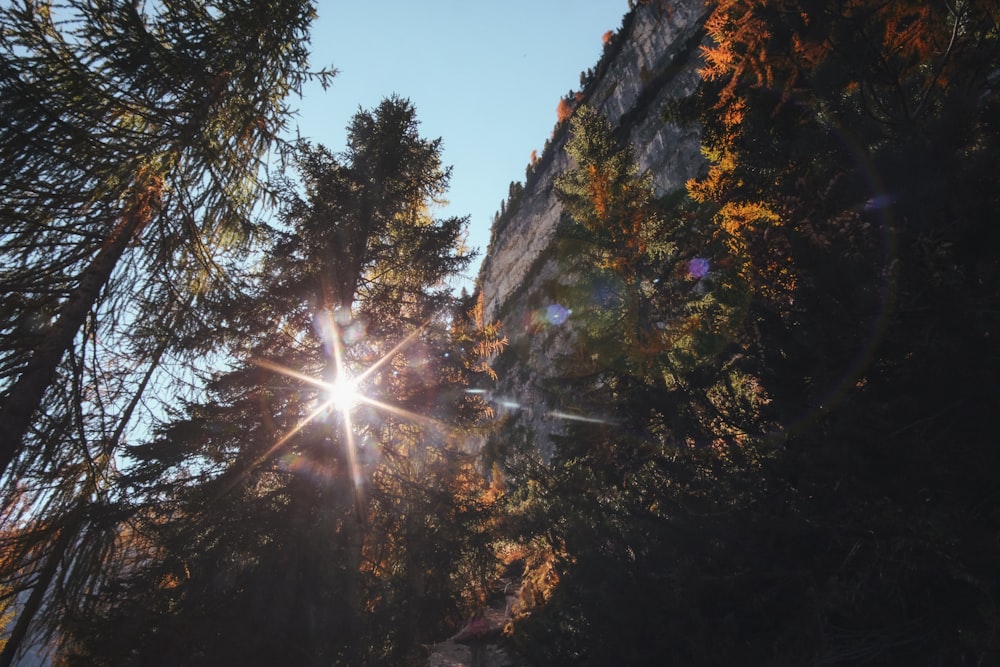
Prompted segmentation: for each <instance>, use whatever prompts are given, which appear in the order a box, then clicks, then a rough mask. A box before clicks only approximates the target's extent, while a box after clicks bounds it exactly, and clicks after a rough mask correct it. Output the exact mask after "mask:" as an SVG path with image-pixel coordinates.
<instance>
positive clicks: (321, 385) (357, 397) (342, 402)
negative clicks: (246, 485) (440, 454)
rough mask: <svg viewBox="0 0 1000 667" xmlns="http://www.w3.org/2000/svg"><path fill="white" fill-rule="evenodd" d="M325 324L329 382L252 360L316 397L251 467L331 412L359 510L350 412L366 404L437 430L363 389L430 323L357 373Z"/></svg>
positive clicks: (424, 419)
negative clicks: (307, 410)
mask: <svg viewBox="0 0 1000 667" xmlns="http://www.w3.org/2000/svg"><path fill="white" fill-rule="evenodd" d="M327 324H329V326H324V327H323V330H324V331H325V332H327V336H329V337H330V338H331V340H328V341H326V343H327V349H328V350H329V351H330V356H331V357H332V361H333V378H332V379H331V380H325V379H321V378H317V377H314V376H311V375H309V374H307V373H303V372H301V371H298V370H295V369H293V368H288V367H287V366H284V365H282V364H278V363H275V362H273V361H270V360H268V359H254V360H252V363H254V364H255V365H257V366H259V367H261V368H265V369H267V370H271V371H274V372H277V373H281V374H283V375H286V376H288V377H291V378H294V379H296V380H300V381H302V382H304V383H306V384H308V385H311V386H313V387H316V388H317V389H318V390H319V397H320V398H319V400H318V404H317V406H316V407H315V409H313V410H312V411H311V412H310V413H309V414H307V415H306V416H305V417H303V418H302V419H301V420H299V422H298V423H297V424H296V425H295V426H294V427H293V428H292V429H290V430H289V431H288V432H287V433H285V434H284V435H282V436H281V438H279V439H278V440H277V441H276V442H275V443H274V444H273V445H272V446H271V447H270V448H268V450H267V451H266V452H264V453H263V454H262V455H261V456H260V457H258V458H257V460H256V461H255V463H254V466H253V467H256V466H258V465H260V464H262V463H263V462H264V461H266V460H267V459H269V458H270V457H271V456H273V455H274V454H275V452H277V451H278V450H279V449H281V447H283V446H284V445H285V444H286V443H287V442H288V441H289V440H291V439H292V437H294V436H295V434H297V433H298V432H300V431H301V430H302V429H303V428H305V427H306V426H307V425H309V424H310V423H311V422H313V421H315V420H316V419H319V418H321V417H324V416H326V415H329V414H330V413H331V412H335V413H336V414H338V415H339V419H338V421H339V422H340V425H341V429H342V432H343V437H344V442H345V444H346V450H347V457H348V465H349V466H350V472H351V479H352V481H353V483H354V488H355V497H356V499H357V502H358V507H359V511H360V506H361V500H362V498H361V487H362V481H363V477H362V471H361V466H360V465H359V463H358V448H357V444H356V442H355V434H354V431H355V429H354V422H353V419H352V413H353V412H354V410H355V408H357V407H358V406H361V405H368V406H371V407H373V408H375V409H377V410H382V411H384V412H387V413H390V414H393V415H395V416H397V417H401V418H403V419H406V420H409V421H413V422H417V423H421V424H425V425H432V426H438V427H441V425H440V424H439V423H438V422H437V421H436V420H434V419H431V418H428V417H426V416H424V415H418V414H416V413H414V412H411V411H409V410H406V409H404V408H401V407H399V406H396V405H391V404H389V403H385V402H384V401H380V400H378V399H376V398H374V397H372V396H369V395H367V394H366V393H365V389H364V386H365V383H366V382H367V381H368V380H369V379H370V378H371V377H372V376H373V375H374V374H375V373H376V372H377V371H378V370H379V369H381V368H382V367H383V366H385V365H386V364H387V363H389V362H390V361H391V360H392V359H393V358H394V357H396V355H398V354H399V353H400V352H402V351H404V350H405V349H406V348H407V347H408V346H409V345H411V344H412V343H413V342H414V341H416V340H417V338H418V337H419V336H420V334H421V333H422V332H423V331H424V330H425V329H426V328H427V327H428V326H429V324H430V322H429V321H428V322H425V323H424V324H423V325H421V326H420V327H418V328H417V329H415V330H414V331H413V332H411V333H410V334H409V335H407V336H406V337H405V338H403V339H402V340H401V341H400V342H399V343H397V344H396V345H395V346H393V347H392V349H390V350H389V351H388V352H386V353H385V354H383V355H381V356H380V357H379V358H378V359H377V360H376V361H375V362H373V363H372V364H370V365H369V366H367V367H366V368H364V369H363V370H361V372H358V373H352V372H351V370H350V369H349V368H348V367H347V363H346V361H345V359H344V342H343V340H342V339H341V335H340V333H339V332H340V329H339V327H338V326H337V325H336V324H334V323H333V322H328V323H327Z"/></svg>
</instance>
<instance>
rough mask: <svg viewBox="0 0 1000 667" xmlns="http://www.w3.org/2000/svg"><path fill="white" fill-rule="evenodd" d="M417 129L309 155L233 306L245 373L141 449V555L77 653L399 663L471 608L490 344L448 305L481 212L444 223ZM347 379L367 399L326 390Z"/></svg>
mask: <svg viewBox="0 0 1000 667" xmlns="http://www.w3.org/2000/svg"><path fill="white" fill-rule="evenodd" d="M417 129H418V127H417V121H416V117H415V112H414V109H413V106H412V105H411V104H410V103H409V102H408V101H406V100H401V99H398V98H391V99H388V100H385V101H384V102H383V103H382V104H381V105H379V107H377V108H376V109H375V110H373V111H371V112H367V111H361V112H359V113H358V114H357V115H356V116H355V117H354V119H353V121H352V123H351V125H350V127H349V128H348V147H347V150H346V151H345V152H344V153H343V154H340V155H337V154H334V153H332V152H330V151H329V150H328V149H326V148H323V147H321V146H319V147H316V146H311V145H308V144H304V143H303V144H302V145H300V147H299V151H300V153H299V157H298V159H297V162H296V164H297V166H298V169H299V172H300V175H301V186H299V185H296V184H294V183H291V182H290V183H289V184H288V185H287V187H286V188H285V191H284V193H285V197H284V200H285V207H284V209H283V211H284V213H283V215H282V219H281V226H280V227H278V228H275V229H273V230H272V231H271V234H272V242H273V246H272V251H271V252H268V253H267V255H266V258H265V259H264V261H263V263H262V265H261V266H260V268H259V270H258V271H256V272H255V273H254V282H253V286H252V288H251V289H246V290H244V291H243V293H241V294H234V295H233V296H232V300H231V301H228V302H225V303H220V304H219V310H218V313H217V318H218V321H220V322H221V323H224V325H225V328H226V330H227V331H230V332H231V339H230V340H229V341H228V343H227V344H228V345H230V346H231V347H232V349H233V352H234V354H235V355H236V357H237V358H238V359H239V362H238V363H237V364H236V366H235V367H234V368H233V369H232V370H231V371H227V372H221V373H218V374H217V375H215V376H214V378H213V379H212V381H211V383H210V385H209V388H210V398H211V400H209V401H203V402H198V403H191V404H189V405H188V406H187V407H186V408H185V410H184V411H183V413H179V414H178V415H177V418H176V419H175V420H173V421H172V422H171V423H169V424H167V425H165V426H164V427H163V428H161V429H160V430H159V431H158V433H157V437H156V438H155V439H154V440H153V441H152V442H149V443H147V444H143V445H138V446H135V447H131V448H129V450H128V451H129V453H130V454H131V455H132V456H133V457H134V459H135V466H134V467H133V469H132V470H131V471H130V473H129V474H128V475H127V477H126V479H125V480H124V481H123V483H124V484H128V485H132V486H133V487H134V488H135V493H136V494H138V495H139V496H140V497H142V498H144V499H145V500H144V502H143V503H142V504H140V505H138V506H137V507H136V508H135V510H134V511H133V512H132V513H131V515H130V518H129V522H128V523H127V524H125V525H127V526H129V527H134V529H135V531H136V535H137V537H138V538H139V542H138V543H139V544H140V545H141V547H140V548H138V549H137V551H138V554H137V557H136V559H135V563H134V565H133V567H132V568H130V569H128V570H126V571H123V572H122V574H121V576H120V577H119V578H117V579H116V580H115V581H112V582H109V583H108V584H106V585H105V587H104V588H103V589H102V591H100V594H99V596H98V598H97V599H96V600H95V604H94V606H92V607H90V608H89V609H88V611H87V614H86V615H85V616H81V617H80V618H77V619H74V621H75V622H74V623H72V624H70V625H69V626H68V628H69V630H70V634H69V637H68V638H67V649H66V650H67V651H68V652H70V653H73V654H75V655H77V656H78V659H80V660H86V661H87V662H88V663H89V664H130V661H131V662H141V663H142V664H178V663H183V664H219V663H231V662H233V661H239V660H243V661H251V662H256V663H259V662H267V661H283V660H284V661H287V660H289V659H291V660H294V661H295V662H296V663H298V664H330V663H336V662H345V663H353V664H400V661H402V660H406V659H408V658H407V656H408V655H410V654H411V653H412V652H413V651H414V650H416V649H417V648H418V646H419V642H421V641H427V638H428V637H429V636H430V635H431V633H434V632H440V631H441V629H442V625H441V624H442V623H443V622H444V621H445V620H446V619H448V618H449V617H450V615H454V614H455V613H456V611H457V607H458V605H459V604H460V602H461V593H460V587H461V586H462V582H461V580H460V579H459V580H456V579H455V578H454V576H455V575H456V573H462V572H465V573H467V574H468V573H471V572H474V571H476V568H477V567H479V566H477V565H476V563H477V562H483V558H484V557H485V553H486V552H485V547H484V546H480V547H476V546H475V544H474V543H473V542H472V541H471V540H470V538H469V534H471V533H474V532H475V531H476V530H478V528H477V526H479V525H481V524H482V522H483V521H484V519H483V511H484V510H483V508H481V507H480V505H481V503H479V501H478V500H477V494H478V491H477V488H479V486H481V485H482V481H481V476H480V474H479V473H478V472H477V471H476V468H475V467H474V466H473V465H472V464H473V460H472V459H471V458H470V453H469V450H468V449H467V447H468V443H467V439H468V438H469V437H470V436H469V431H468V429H470V428H471V427H472V426H473V425H475V424H476V423H478V421H479V420H480V419H482V417H483V416H484V406H483V404H482V402H481V400H479V398H478V396H477V395H476V394H471V393H468V392H466V391H465V389H466V388H468V387H469V381H470V378H471V376H472V375H473V374H474V373H475V372H476V370H475V366H476V364H477V363H478V360H477V359H476V357H477V356H478V352H477V344H476V341H479V339H480V338H483V336H486V335H489V334H488V333H487V334H480V333H477V332H476V327H475V325H473V324H468V325H464V324H461V322H462V321H463V320H464V318H466V317H467V316H466V315H465V313H464V312H463V310H465V309H467V308H468V307H469V304H467V303H466V304H464V305H462V306H460V305H459V304H457V303H456V300H455V297H453V296H451V295H450V293H449V292H448V291H447V287H446V282H445V281H446V280H447V279H448V278H449V277H450V276H452V275H454V274H455V273H456V272H457V271H459V270H461V269H462V268H463V267H464V266H465V265H467V263H468V262H469V261H470V259H471V258H470V256H469V255H466V254H463V253H462V251H461V250H460V247H461V244H460V241H461V237H462V233H463V228H464V225H465V220H464V219H461V218H448V219H445V220H438V219H434V218H433V217H432V216H431V214H430V210H431V208H430V207H431V206H432V205H433V203H434V201H435V200H436V199H438V198H440V197H441V196H443V194H444V192H445V188H446V186H447V182H448V175H449V172H448V170H447V169H445V168H443V167H442V165H441V162H440V142H439V141H429V140H426V139H423V138H421V137H420V136H419V134H418V132H417ZM485 340H486V339H484V341H485ZM345 372H349V373H351V374H352V375H353V377H354V380H353V381H354V382H356V383H357V388H358V391H359V392H360V393H361V394H362V395H364V396H367V397H368V399H367V400H365V399H359V402H358V404H357V405H355V406H353V407H344V406H338V404H335V403H333V402H332V399H328V398H327V392H328V390H329V387H331V386H332V385H333V384H334V383H335V382H336V381H337V379H338V376H341V375H342V374H344V373H345ZM341 379H343V378H341ZM484 543H485V542H484ZM428 554H433V558H432V559H431V560H427V557H428ZM487 562H488V561H487ZM456 587H458V588H456ZM264 629H266V631H264ZM176 637H183V638H184V639H183V642H176V641H175V638H176Z"/></svg>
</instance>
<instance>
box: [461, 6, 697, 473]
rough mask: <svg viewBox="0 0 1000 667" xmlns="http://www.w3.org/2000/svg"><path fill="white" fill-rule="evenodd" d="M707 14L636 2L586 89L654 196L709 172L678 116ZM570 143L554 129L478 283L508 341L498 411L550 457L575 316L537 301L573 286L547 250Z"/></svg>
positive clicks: (690, 89)
mask: <svg viewBox="0 0 1000 667" xmlns="http://www.w3.org/2000/svg"><path fill="white" fill-rule="evenodd" d="M708 11H709V7H708V5H707V3H706V2H705V1H704V0H673V1H664V0H653V1H652V2H648V3H644V4H640V5H639V6H638V7H637V8H636V9H635V10H634V11H632V12H631V13H630V14H629V15H627V16H626V17H625V20H624V21H623V25H622V29H621V31H620V32H619V33H618V34H617V35H616V36H615V38H614V42H613V45H612V47H611V48H609V51H608V52H607V53H606V54H605V58H604V59H602V62H601V63H600V64H599V65H598V68H597V74H596V76H595V77H594V79H593V80H591V81H590V82H589V83H588V85H587V86H586V88H585V90H584V91H583V99H582V100H581V103H582V104H587V105H589V106H591V107H593V108H596V109H598V110H599V111H601V112H602V113H603V114H604V115H605V116H607V117H608V119H609V120H610V121H611V123H612V125H613V126H614V127H615V128H616V133H617V134H618V135H619V137H620V138H621V139H622V141H623V142H626V143H628V144H629V145H630V146H631V147H632V150H633V153H634V155H635V157H636V159H637V161H638V163H639V167H640V169H641V170H643V171H646V172H648V173H649V174H650V175H651V176H652V180H653V187H654V189H655V193H656V195H657V196H664V195H668V194H671V193H674V192H677V191H679V190H681V189H683V187H684V184H685V182H686V181H687V180H688V179H689V178H691V177H693V176H696V175H698V174H699V173H700V172H701V171H702V170H703V169H704V168H705V162H704V159H703V157H702V155H701V133H700V127H699V126H698V125H697V123H696V122H694V121H693V120H692V119H690V118H688V119H685V118H684V116H685V114H684V113H678V109H681V108H683V102H684V100H686V99H688V98H690V97H691V95H692V94H693V93H694V92H695V91H696V89H697V87H698V85H699V83H700V81H701V78H700V76H699V74H698V68H699V67H700V66H701V62H700V58H699V56H700V51H699V48H698V47H699V46H700V45H701V44H702V41H703V39H704V31H703V29H702V25H703V22H704V20H705V17H706V15H707V13H708ZM687 115H688V116H690V115H691V114H687ZM566 138H567V133H566V132H565V128H557V130H556V133H555V135H554V138H553V141H552V143H551V145H550V146H548V148H547V149H546V153H545V155H544V156H543V158H542V160H541V161H540V162H539V163H538V166H537V170H536V172H535V173H534V174H532V175H531V177H530V178H529V180H528V183H527V185H526V187H525V189H524V192H523V194H522V195H521V196H520V197H519V201H518V202H516V208H515V209H514V210H513V211H508V212H507V216H506V219H504V220H503V223H504V224H503V226H502V228H495V230H494V236H493V238H492V239H491V242H490V246H489V249H488V250H487V253H486V257H485V259H484V261H483V266H482V269H481V270H480V278H479V283H480V289H481V290H482V295H483V302H484V314H485V317H486V319H487V321H493V320H500V321H501V322H502V323H503V325H504V332H505V333H506V335H507V336H508V337H509V338H510V341H511V346H510V348H509V349H508V351H506V352H504V353H503V355H502V357H503V358H502V359H498V360H497V364H496V368H497V371H498V373H499V374H500V379H499V381H498V385H497V391H496V396H495V399H496V402H497V403H498V405H499V406H500V408H501V411H504V410H506V411H508V412H509V411H512V410H513V411H517V412H518V413H519V415H520V422H521V423H522V424H523V425H524V426H525V427H526V428H527V429H528V431H530V432H531V434H532V436H533V439H534V441H535V442H536V443H537V444H538V446H539V447H540V448H541V450H542V453H543V455H545V457H546V458H548V456H549V455H550V454H551V444H550V443H549V438H548V435H550V434H554V433H558V432H559V431H560V424H561V423H562V420H563V419H565V415H560V412H561V411H560V409H559V405H560V396H559V395H558V391H557V390H553V388H552V387H549V386H547V385H548V384H549V383H546V382H545V378H546V377H547V375H548V373H547V369H548V368H549V367H550V366H551V362H552V360H553V359H554V358H555V357H557V356H558V355H559V354H560V353H565V352H566V351H568V350H569V349H571V347H570V346H571V343H572V340H573V313H572V305H571V304H557V303H539V302H537V301H538V299H537V298H535V297H537V294H538V292H539V289H538V288H539V287H540V286H541V285H543V284H545V283H547V282H551V281H553V280H556V281H560V282H563V283H566V282H567V281H572V279H573V277H572V275H571V273H572V269H571V265H572V259H571V258H565V257H556V256H554V254H553V253H552V245H553V239H554V236H555V233H556V229H557V226H558V224H559V220H560V216H561V213H562V212H561V207H560V205H559V202H558V200H557V198H556V194H555V191H554V189H553V182H554V179H555V178H556V177H557V176H558V175H559V174H561V173H562V172H563V171H564V170H566V169H567V168H568V167H569V166H570V161H569V158H568V156H567V155H566V153H565V151H564V147H565V143H566ZM513 206H514V203H513V202H512V208H513ZM568 267H569V268H568Z"/></svg>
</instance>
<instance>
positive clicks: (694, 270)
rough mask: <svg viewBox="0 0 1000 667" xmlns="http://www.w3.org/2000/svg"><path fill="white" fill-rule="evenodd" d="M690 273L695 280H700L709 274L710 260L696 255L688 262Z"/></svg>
mask: <svg viewBox="0 0 1000 667" xmlns="http://www.w3.org/2000/svg"><path fill="white" fill-rule="evenodd" d="M688 275H690V276H691V277H692V278H694V279H695V280H700V279H702V278H704V277H705V276H706V275H708V260H707V259H705V258H704V257H695V258H694V259H692V260H691V261H689V262H688Z"/></svg>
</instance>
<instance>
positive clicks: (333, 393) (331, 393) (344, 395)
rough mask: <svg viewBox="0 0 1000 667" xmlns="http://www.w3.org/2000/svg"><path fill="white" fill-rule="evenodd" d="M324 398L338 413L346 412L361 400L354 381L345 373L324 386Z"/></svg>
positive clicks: (356, 383)
mask: <svg viewBox="0 0 1000 667" xmlns="http://www.w3.org/2000/svg"><path fill="white" fill-rule="evenodd" d="M326 397H327V399H329V402H330V405H332V406H333V407H334V408H335V409H336V410H339V411H340V412H348V411H350V410H351V408H353V407H354V406H356V405H357V404H358V403H360V402H361V401H362V400H363V396H362V394H361V393H360V391H359V390H358V382H357V380H356V379H354V378H351V377H349V376H348V375H347V374H345V373H341V375H340V376H339V377H338V378H337V379H336V380H334V381H333V382H330V383H327V385H326Z"/></svg>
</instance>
